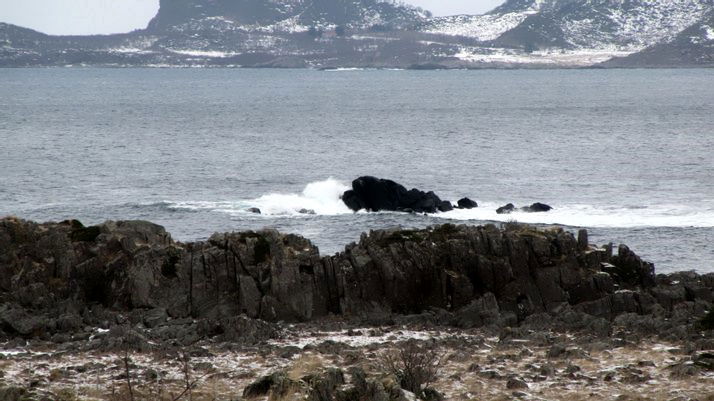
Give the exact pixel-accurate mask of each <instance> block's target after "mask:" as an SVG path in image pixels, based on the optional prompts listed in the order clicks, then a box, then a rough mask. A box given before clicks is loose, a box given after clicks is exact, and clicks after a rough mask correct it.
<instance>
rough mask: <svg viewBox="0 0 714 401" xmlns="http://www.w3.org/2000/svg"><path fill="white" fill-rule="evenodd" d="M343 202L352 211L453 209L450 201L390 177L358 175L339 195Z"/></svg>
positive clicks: (425, 211) (441, 210)
mask: <svg viewBox="0 0 714 401" xmlns="http://www.w3.org/2000/svg"><path fill="white" fill-rule="evenodd" d="M342 201H343V202H344V203H345V205H347V207H349V208H350V209H352V210H354V211H355V212H356V211H358V210H362V209H364V210H367V211H370V212H379V211H382V210H386V211H397V212H409V213H412V212H413V213H436V212H437V211H440V212H447V211H449V210H453V206H452V205H451V202H449V201H442V200H441V198H439V197H438V196H437V195H436V194H435V193H434V192H431V191H430V192H424V191H421V190H418V189H416V188H413V189H411V190H407V189H406V188H405V187H404V186H403V185H401V184H398V183H396V182H394V181H392V180H386V179H381V178H376V177H370V176H365V177H360V178H358V179H356V180H354V181H352V189H351V190H349V191H346V192H345V193H344V194H342Z"/></svg>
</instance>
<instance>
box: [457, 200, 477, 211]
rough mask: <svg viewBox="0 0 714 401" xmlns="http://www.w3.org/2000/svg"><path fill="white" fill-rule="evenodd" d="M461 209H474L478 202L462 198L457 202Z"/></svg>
mask: <svg viewBox="0 0 714 401" xmlns="http://www.w3.org/2000/svg"><path fill="white" fill-rule="evenodd" d="M457 205H458V207H459V209H474V208H477V207H478V203H476V202H475V201H472V200H471V199H469V198H461V199H459V201H458V202H457Z"/></svg>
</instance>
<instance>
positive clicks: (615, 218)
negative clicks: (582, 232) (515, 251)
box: [439, 203, 714, 228]
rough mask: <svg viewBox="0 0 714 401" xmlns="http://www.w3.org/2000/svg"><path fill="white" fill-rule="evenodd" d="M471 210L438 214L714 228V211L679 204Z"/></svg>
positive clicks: (523, 220) (456, 217) (484, 206)
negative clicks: (503, 211) (500, 211)
mask: <svg viewBox="0 0 714 401" xmlns="http://www.w3.org/2000/svg"><path fill="white" fill-rule="evenodd" d="M479 206H480V207H478V208H476V209H470V210H461V209H457V210H453V211H451V212H447V213H441V214H439V216H440V217H445V218H450V219H454V220H484V221H500V222H506V221H513V220H515V221H518V222H521V223H531V224H559V225H566V226H573V227H630V228H631V227H714V209H697V208H693V207H689V206H682V205H657V206H648V207H645V206H641V207H633V206H602V207H598V206H593V205H582V204H570V205H558V204H553V205H552V206H553V207H554V209H553V210H551V211H550V212H547V213H525V212H515V213H511V214H497V213H496V209H497V208H498V206H502V204H501V205H499V204H497V203H491V204H489V203H483V204H480V205H479Z"/></svg>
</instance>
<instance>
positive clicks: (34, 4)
mask: <svg viewBox="0 0 714 401" xmlns="http://www.w3.org/2000/svg"><path fill="white" fill-rule="evenodd" d="M407 2H409V3H413V4H415V5H418V6H420V7H423V8H426V9H427V10H431V11H432V12H434V14H436V15H451V14H478V13H483V12H486V11H488V10H490V9H492V8H494V7H495V6H497V5H498V4H500V3H502V2H503V0H407ZM158 8H159V0H0V22H8V23H11V24H15V25H20V26H23V27H27V28H32V29H35V30H38V31H40V32H45V33H49V34H54V35H86V34H106V33H119V32H129V31H131V30H134V29H140V28H145V27H146V24H147V23H148V22H149V20H150V19H151V18H152V17H153V16H154V15H155V14H156V11H157V10H158Z"/></svg>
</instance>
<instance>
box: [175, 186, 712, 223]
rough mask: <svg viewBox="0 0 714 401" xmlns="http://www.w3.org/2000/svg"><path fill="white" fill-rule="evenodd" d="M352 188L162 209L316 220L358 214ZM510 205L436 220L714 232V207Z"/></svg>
mask: <svg viewBox="0 0 714 401" xmlns="http://www.w3.org/2000/svg"><path fill="white" fill-rule="evenodd" d="M348 189H349V186H347V185H346V184H345V183H343V182H341V181H338V180H335V179H333V178H329V179H327V180H324V181H316V182H312V183H310V184H308V185H307V186H306V187H305V189H304V190H303V191H302V192H301V193H270V194H266V195H263V196H260V197H258V198H256V199H247V200H237V201H188V202H163V203H162V204H163V205H166V206H167V207H169V208H171V209H175V210H197V211H198V210H210V211H214V212H221V213H227V214H230V215H234V216H240V215H252V213H250V212H249V211H248V208H253V207H256V208H259V209H260V210H261V213H262V216H266V217H271V216H305V215H306V214H304V213H300V211H301V210H303V211H304V210H307V211H314V212H315V215H323V216H334V215H340V214H350V213H352V211H351V210H350V209H349V208H348V207H347V206H346V205H345V204H344V203H343V202H342V200H341V198H340V196H341V195H342V194H343V193H344V192H345V191H346V190H348ZM504 203H505V202H488V201H487V202H479V205H480V206H479V207H478V208H475V209H470V210H462V209H455V210H453V211H450V212H446V213H437V214H435V215H432V216H433V217H437V218H443V219H448V220H459V221H496V222H508V221H518V222H522V223H531V224H557V225H565V226H572V227H624V228H631V227H714V207H706V206H705V207H693V206H686V205H667V204H658V205H650V206H646V205H639V206H632V205H587V204H576V203H571V204H551V206H553V207H554V209H553V210H551V211H550V212H547V213H525V212H515V213H511V214H497V213H496V209H497V208H498V207H499V206H502V205H503V204H504ZM516 206H523V205H520V204H519V205H516ZM391 214H394V213H391ZM399 214H400V215H401V213H399ZM254 216H257V215H254Z"/></svg>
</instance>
